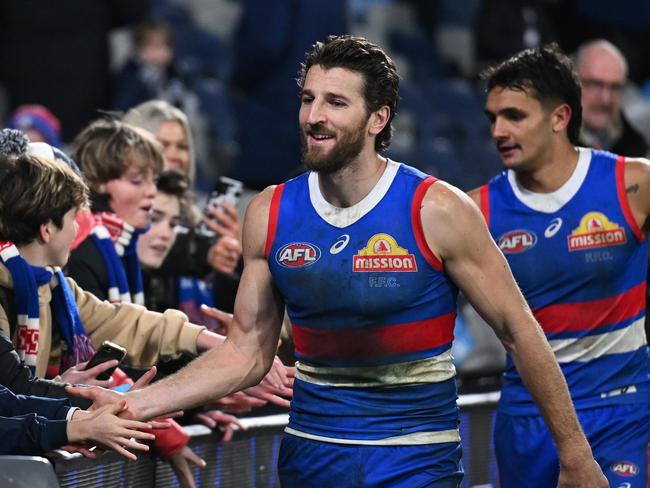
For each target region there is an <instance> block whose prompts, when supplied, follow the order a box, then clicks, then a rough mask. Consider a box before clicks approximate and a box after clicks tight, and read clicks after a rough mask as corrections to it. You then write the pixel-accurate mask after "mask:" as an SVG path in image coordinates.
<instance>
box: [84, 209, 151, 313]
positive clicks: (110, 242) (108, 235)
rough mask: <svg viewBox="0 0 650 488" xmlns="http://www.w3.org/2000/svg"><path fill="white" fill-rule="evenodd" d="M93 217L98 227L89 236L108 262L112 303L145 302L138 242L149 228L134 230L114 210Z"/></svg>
mask: <svg viewBox="0 0 650 488" xmlns="http://www.w3.org/2000/svg"><path fill="white" fill-rule="evenodd" d="M94 217H95V226H94V227H93V229H92V231H91V234H90V237H91V239H92V240H93V242H94V243H95V245H96V246H97V248H98V249H99V252H100V253H101V255H102V257H103V258H104V263H105V264H106V271H107V275H108V290H107V292H108V300H109V301H110V302H111V303H137V304H138V305H144V292H143V288H144V287H143V283H142V270H141V268H140V262H139V261H138V255H137V244H138V238H139V236H140V235H141V234H142V233H144V232H146V231H147V229H135V228H134V227H133V226H131V225H129V224H127V223H126V222H125V221H124V220H123V219H122V218H120V217H119V216H118V215H116V214H114V213H111V212H98V213H95V214H94ZM122 257H123V258H124V265H123V264H122V260H121V258H122Z"/></svg>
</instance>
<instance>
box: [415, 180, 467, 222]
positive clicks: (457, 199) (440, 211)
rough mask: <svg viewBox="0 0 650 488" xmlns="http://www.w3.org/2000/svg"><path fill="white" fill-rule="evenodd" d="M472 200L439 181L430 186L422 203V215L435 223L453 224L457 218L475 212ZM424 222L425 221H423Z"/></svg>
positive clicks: (458, 190)
mask: <svg viewBox="0 0 650 488" xmlns="http://www.w3.org/2000/svg"><path fill="white" fill-rule="evenodd" d="M477 210H478V209H477V207H476V205H475V203H474V202H473V201H472V198H471V197H470V196H469V195H467V194H466V193H464V192H463V191H462V190H460V189H458V188H456V187H455V186H453V185H451V184H449V183H447V182H445V181H441V180H437V181H436V182H435V183H434V184H432V185H431V186H430V187H429V189H428V190H427V193H426V194H425V196H424V199H423V201H422V213H423V216H424V215H425V214H426V216H427V217H432V218H435V219H436V221H439V220H444V221H449V222H453V221H454V220H455V219H457V218H459V217H463V216H465V215H467V214H468V213H470V214H472V213H475V212H476V211H477ZM423 221H424V222H426V220H425V219H423Z"/></svg>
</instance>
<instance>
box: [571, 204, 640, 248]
mask: <svg viewBox="0 0 650 488" xmlns="http://www.w3.org/2000/svg"><path fill="white" fill-rule="evenodd" d="M567 239H568V244H569V251H581V250H583V249H593V248H595V247H608V246H619V245H622V244H625V243H626V242H627V237H626V236H625V229H623V228H622V227H620V226H619V225H618V224H615V223H614V222H610V220H609V219H608V218H607V216H605V214H602V213H600V212H589V213H587V214H585V216H584V217H582V219H580V225H579V226H578V227H577V228H575V229H573V232H571V234H570V235H569V236H568V238H567Z"/></svg>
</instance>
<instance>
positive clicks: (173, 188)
mask: <svg viewBox="0 0 650 488" xmlns="http://www.w3.org/2000/svg"><path fill="white" fill-rule="evenodd" d="M156 188H157V189H158V192H160V193H164V194H165V195H170V196H172V197H176V198H177V199H178V203H179V205H180V207H181V218H182V220H183V223H184V224H186V225H191V224H192V221H193V218H194V216H193V215H192V208H191V203H190V201H191V199H192V193H191V190H190V183H189V179H188V178H187V176H186V175H184V174H183V173H179V172H178V171H175V170H171V169H167V170H164V171H161V172H160V173H159V174H158V176H157V177H156Z"/></svg>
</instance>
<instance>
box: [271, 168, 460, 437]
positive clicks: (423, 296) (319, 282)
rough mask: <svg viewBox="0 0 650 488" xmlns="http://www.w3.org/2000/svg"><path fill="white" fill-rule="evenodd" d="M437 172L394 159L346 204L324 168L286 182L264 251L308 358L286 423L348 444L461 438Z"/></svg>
mask: <svg viewBox="0 0 650 488" xmlns="http://www.w3.org/2000/svg"><path fill="white" fill-rule="evenodd" d="M434 182H435V179H434V178H432V177H427V175H425V174H423V173H421V172H419V171H418V170H416V169H413V168H410V167H408V166H405V165H403V164H399V163H395V162H393V161H389V162H388V165H387V168H386V170H385V171H384V174H383V176H382V177H381V179H380V180H379V181H378V183H377V184H376V185H375V187H374V188H373V190H372V191H371V192H370V193H369V194H368V195H367V196H366V197H365V198H364V199H363V200H362V201H361V202H359V203H358V204H356V205H354V206H352V207H349V208H345V209H341V208H337V207H334V206H332V205H330V204H329V203H328V202H326V201H325V199H324V198H323V196H322V195H321V193H320V191H319V188H318V177H317V175H316V174H315V173H306V174H303V175H301V176H299V177H297V178H295V179H293V180H290V181H288V182H286V183H285V184H284V185H280V186H278V187H277V189H276V191H275V194H274V196H273V199H272V203H271V211H270V217H269V231H268V237H267V245H266V255H267V257H268V263H269V267H270V270H271V273H272V275H273V281H274V283H275V284H276V285H277V287H278V289H279V290H280V293H281V294H282V296H283V298H284V302H285V304H286V307H287V312H288V314H289V318H290V319H291V324H292V330H293V338H294V343H295V349H296V357H297V358H298V363H297V367H296V382H295V385H294V395H293V402H292V408H291V413H290V420H289V425H288V427H287V429H286V432H288V433H290V434H293V435H296V436H301V437H305V438H310V439H316V440H322V441H326V442H335V443H342V444H375V445H409V444H410V445H415V444H433V443H440V442H458V441H459V436H458V409H457V407H456V384H455V379H454V377H455V369H454V366H453V364H452V358H451V353H450V348H451V342H452V339H453V327H454V319H455V315H456V294H457V290H456V288H455V286H454V285H453V284H452V283H451V281H450V280H449V279H448V277H447V276H446V275H445V274H444V271H443V267H442V263H441V262H440V260H438V259H437V258H436V257H435V256H434V254H433V253H432V252H431V251H430V250H429V248H428V246H427V244H426V242H425V239H424V234H423V231H422V225H421V222H420V205H421V202H422V199H423V197H424V194H425V192H426V190H427V189H428V188H429V187H430V185H431V184H433V183H434Z"/></svg>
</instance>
